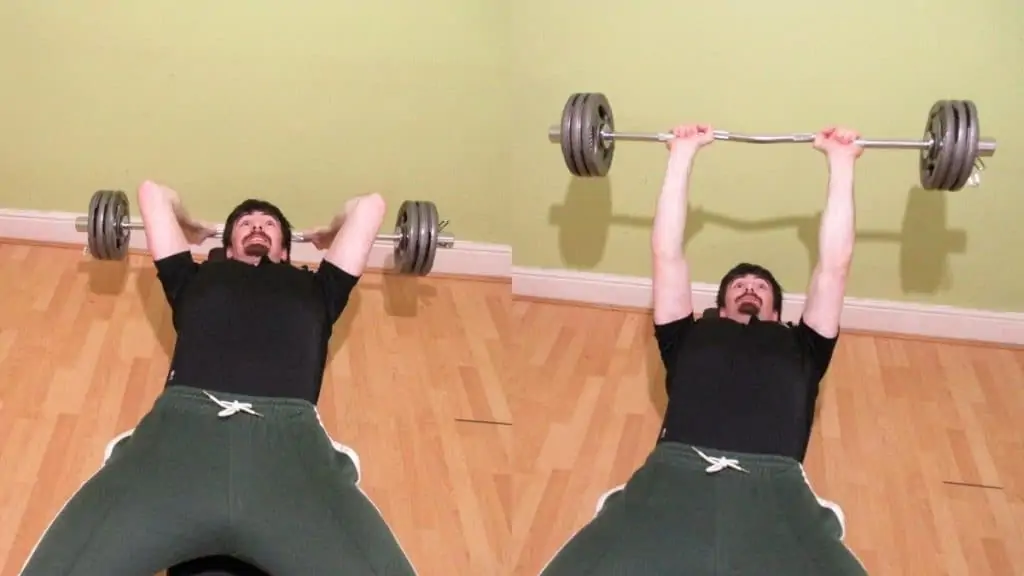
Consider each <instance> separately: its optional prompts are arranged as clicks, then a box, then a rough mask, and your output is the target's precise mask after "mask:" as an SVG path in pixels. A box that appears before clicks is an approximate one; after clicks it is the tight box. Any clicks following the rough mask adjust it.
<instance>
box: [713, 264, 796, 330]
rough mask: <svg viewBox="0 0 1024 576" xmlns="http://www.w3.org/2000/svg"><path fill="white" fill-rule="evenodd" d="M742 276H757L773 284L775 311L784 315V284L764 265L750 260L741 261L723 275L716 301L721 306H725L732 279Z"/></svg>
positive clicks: (780, 315)
mask: <svg viewBox="0 0 1024 576" xmlns="http://www.w3.org/2000/svg"><path fill="white" fill-rule="evenodd" d="M741 276H756V277H758V278H760V279H762V280H764V281H765V282H767V283H769V284H771V287H772V300H774V301H775V303H774V306H773V308H774V310H775V313H776V314H778V315H779V317H780V318H781V317H782V285H781V284H779V281H778V280H776V279H775V276H774V275H772V273H771V272H770V271H769V270H768V269H767V268H765V267H763V266H758V265H757V264H750V263H749V262H740V263H739V264H737V265H736V266H733V268H732V270H729V271H728V272H726V274H725V276H723V277H722V282H721V283H719V285H718V298H717V300H716V303H717V304H718V307H719V308H724V307H725V291H726V290H727V289H728V288H729V284H732V281H733V280H735V279H737V278H739V277H741Z"/></svg>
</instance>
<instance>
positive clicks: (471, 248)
mask: <svg viewBox="0 0 1024 576" xmlns="http://www.w3.org/2000/svg"><path fill="white" fill-rule="evenodd" d="M79 216H83V214H76V213H72V212H44V211H33V210H5V209H0V238H10V239H15V240H25V241H36V242H53V243H58V244H71V245H80V246H83V247H84V246H85V244H86V239H85V233H83V232H78V231H77V230H76V229H75V226H74V223H75V218H77V217H79ZM218 246H220V243H219V242H218V241H216V240H208V241H207V242H205V243H203V245H201V246H196V247H194V248H193V252H194V253H195V254H198V255H204V256H205V255H206V254H207V253H209V251H210V250H211V249H213V248H216V247H218ZM131 247H132V248H133V249H136V250H142V251H145V250H146V237H145V235H144V234H142V233H139V232H136V233H135V234H132V238H131ZM321 254H322V253H321V252H320V251H319V250H317V249H315V248H313V246H311V245H309V244H296V245H295V247H294V249H293V254H292V260H293V261H295V262H297V263H310V264H315V263H316V262H319V260H320V258H321ZM392 262H393V254H392V245H391V243H390V242H381V243H379V244H378V245H376V246H374V248H373V251H372V252H371V254H370V263H369V266H370V268H375V269H389V268H391V267H392ZM432 273H433V274H452V275H459V276H471V277H472V276H477V277H490V278H494V277H497V278H509V277H511V278H512V293H513V295H514V296H524V297H532V298H540V299H547V300H561V301H567V302H578V303H586V304H595V305H603V306H616V307H627V308H650V306H651V281H650V279H648V278H639V277H632V276H619V275H614V274H598V273H593V272H577V271H572V270H552V269H543V268H522V267H513V266H512V249H511V248H510V247H509V246H504V245H500V244H487V243H481V242H466V241H462V240H456V241H455V246H454V247H453V248H450V249H438V251H437V258H436V259H435V261H434V269H433V272H432ZM716 292H717V287H716V286H714V285H712V284H701V283H697V284H694V286H693V296H694V306H695V308H696V309H697V310H703V309H704V308H709V307H711V306H713V305H714V303H715V293H716ZM803 305H804V295H802V294H787V295H786V298H785V305H784V307H783V319H784V320H788V321H795V320H796V319H798V318H799V316H800V314H801V312H802V311H803ZM843 326H844V327H845V328H846V329H850V330H862V331H869V332H879V333H889V334H900V335H907V336H918V337H925V338H951V339H958V340H974V341H979V342H991V343H996V344H1009V345H1024V314H1021V313H1013V312H991V311H986V310H970V309H964V308H954V307H951V306H937V305H926V304H912V303H906V302H893V301H885V300H867V299H861V298H847V300H846V308H845V310H844V312H843Z"/></svg>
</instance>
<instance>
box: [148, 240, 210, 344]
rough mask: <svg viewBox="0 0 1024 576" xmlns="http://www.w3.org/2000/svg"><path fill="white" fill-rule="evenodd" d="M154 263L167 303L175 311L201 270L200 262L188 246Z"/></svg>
mask: <svg viewBox="0 0 1024 576" xmlns="http://www.w3.org/2000/svg"><path fill="white" fill-rule="evenodd" d="M153 263H154V264H155V265H156V276H157V278H158V279H159V280H160V285H161V286H162V287H163V289H164V296H166V298H167V303H168V304H170V306H171V311H172V312H175V311H176V310H177V307H178V305H179V303H180V302H181V298H182V295H183V294H184V293H185V289H186V288H188V285H189V283H190V282H191V281H192V278H194V277H195V275H196V272H198V271H199V264H197V263H196V261H195V260H194V259H193V258H192V252H191V251H190V250H188V248H186V249H185V250H184V251H182V252H178V253H177V254H172V255H170V256H165V257H164V258H161V259H159V260H155V261H154V262H153ZM175 327H177V324H175Z"/></svg>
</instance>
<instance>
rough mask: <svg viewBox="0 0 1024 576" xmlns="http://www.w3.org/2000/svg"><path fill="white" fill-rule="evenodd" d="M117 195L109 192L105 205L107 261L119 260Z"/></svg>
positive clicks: (104, 232)
mask: <svg viewBox="0 0 1024 576" xmlns="http://www.w3.org/2000/svg"><path fill="white" fill-rule="evenodd" d="M117 236H118V234H117V193H116V192H113V191H107V201H106V202H105V203H104V204H103V239H102V241H101V242H100V243H101V244H103V255H104V257H105V258H106V259H107V260H116V259H117V240H118V238H117Z"/></svg>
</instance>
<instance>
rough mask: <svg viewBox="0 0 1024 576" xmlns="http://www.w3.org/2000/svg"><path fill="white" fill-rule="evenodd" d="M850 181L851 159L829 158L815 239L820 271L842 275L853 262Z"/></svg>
mask: <svg viewBox="0 0 1024 576" xmlns="http://www.w3.org/2000/svg"><path fill="white" fill-rule="evenodd" d="M853 180H854V163H853V161H852V160H849V159H840V160H830V161H829V182H828V199H827V200H826V202H825V211H824V212H823V213H822V216H821V228H820V230H819V239H818V252H819V254H818V268H819V269H821V271H822V272H826V273H832V274H843V275H845V274H846V273H847V272H848V271H849V269H850V264H851V263H852V261H853V245H854V239H855V235H856V207H855V205H854V200H853Z"/></svg>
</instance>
